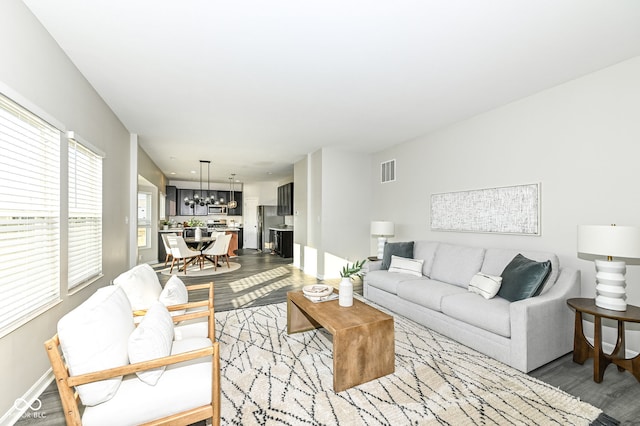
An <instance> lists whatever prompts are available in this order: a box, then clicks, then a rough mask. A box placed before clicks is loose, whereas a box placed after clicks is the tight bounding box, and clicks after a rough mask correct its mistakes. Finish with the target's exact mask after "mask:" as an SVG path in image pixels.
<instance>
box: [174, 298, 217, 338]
mask: <svg viewBox="0 0 640 426" xmlns="http://www.w3.org/2000/svg"><path fill="white" fill-rule="evenodd" d="M206 310H207V307H206V306H200V307H197V308H189V309H187V312H186V313H191V312H197V311H206ZM208 320H209V319H208V317H203V318H195V319H190V320H186V321H180V322H179V323H178V324H176V325H175V327H174V329H173V330H174V333H175V339H176V340H184V339H190V338H192V337H207V336H208V334H209V321H208Z"/></svg>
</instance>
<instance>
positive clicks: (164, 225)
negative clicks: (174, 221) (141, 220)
mask: <svg viewBox="0 0 640 426" xmlns="http://www.w3.org/2000/svg"><path fill="white" fill-rule="evenodd" d="M160 226H162V229H163V230H165V231H166V230H167V229H169V221H168V220H166V219H163V220H161V221H160Z"/></svg>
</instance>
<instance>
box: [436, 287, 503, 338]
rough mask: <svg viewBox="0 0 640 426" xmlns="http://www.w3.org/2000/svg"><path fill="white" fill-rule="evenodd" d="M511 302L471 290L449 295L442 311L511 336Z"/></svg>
mask: <svg viewBox="0 0 640 426" xmlns="http://www.w3.org/2000/svg"><path fill="white" fill-rule="evenodd" d="M509 305H510V302H509V301H508V300H505V299H503V298H501V297H494V298H493V299H485V298H484V297H482V296H480V295H477V294H475V293H471V292H464V293H460V294H455V295H451V296H447V297H445V298H444V299H443V300H442V313H443V314H445V315H447V316H449V317H451V318H455V319H457V320H460V321H462V322H465V323H467V324H471V325H474V326H476V327H479V328H482V329H483V330H487V331H489V332H491V333H495V334H498V335H500V336H504V337H511V319H510V307H509Z"/></svg>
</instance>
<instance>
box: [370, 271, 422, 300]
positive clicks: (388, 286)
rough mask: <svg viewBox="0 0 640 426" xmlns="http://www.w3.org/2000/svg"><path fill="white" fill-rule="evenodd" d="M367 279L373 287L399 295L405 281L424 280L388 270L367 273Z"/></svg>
mask: <svg viewBox="0 0 640 426" xmlns="http://www.w3.org/2000/svg"><path fill="white" fill-rule="evenodd" d="M365 279H366V280H367V284H368V285H370V286H371V287H375V288H378V289H380V290H384V291H386V292H387V293H391V294H398V284H399V283H401V282H403V281H414V280H422V279H423V278H422V277H416V276H415V275H409V274H403V273H392V272H389V271H387V270H378V271H371V272H367V275H366V276H365Z"/></svg>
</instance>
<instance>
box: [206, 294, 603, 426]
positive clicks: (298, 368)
mask: <svg viewBox="0 0 640 426" xmlns="http://www.w3.org/2000/svg"><path fill="white" fill-rule="evenodd" d="M378 309H380V310H382V311H385V312H387V313H389V314H390V315H393V316H394V321H395V339H396V348H395V349H396V361H395V362H396V364H395V366H396V370H395V373H394V374H391V375H388V376H385V377H382V378H380V379H377V380H373V381H371V382H368V383H364V384H362V385H359V386H356V387H354V388H351V389H348V390H346V391H343V392H339V393H336V392H334V391H333V375H332V370H333V361H332V356H331V352H332V351H331V348H332V339H331V335H330V334H328V333H327V332H326V331H325V330H323V329H319V330H314V331H308V332H304V333H297V334H292V335H287V305H286V303H278V304H274V305H266V306H260V307H253V308H245V309H236V310H233V311H227V312H220V313H216V314H215V317H216V334H217V337H218V340H219V342H220V359H221V388H222V400H221V408H222V410H221V411H222V424H234V425H271V424H273V425H275V424H281V425H394V426H395V425H440V424H444V425H479V424H480V425H492V424H495V425H503V424H510V425H547V424H557V425H589V424H591V423H592V422H593V421H594V420H596V419H597V418H598V416H599V415H600V413H601V410H600V409H598V408H596V407H594V406H592V405H590V404H587V403H585V402H581V401H580V400H579V399H578V398H576V397H574V396H571V395H569V394H567V393H566V392H564V391H562V390H559V389H557V388H554V387H553V386H550V385H548V384H545V383H544V382H541V381H539V380H538V379H536V378H533V377H531V376H528V375H526V374H523V373H521V372H520V371H517V370H515V369H513V368H511V367H509V366H507V365H505V364H503V363H501V362H499V361H496V360H493V359H492V358H489V357H487V356H485V355H483V354H480V353H479V352H476V351H475V350H473V349H470V348H468V347H466V346H463V345H461V344H459V343H457V342H455V341H453V340H451V339H449V338H447V337H444V336H442V335H440V334H438V333H436V332H434V331H432V330H429V329H427V328H425V327H423V326H421V325H419V324H416V323H414V322H412V321H411V320H408V319H406V318H404V317H401V316H398V315H394V314H393V313H391V312H388V311H386V310H385V309H382V308H378Z"/></svg>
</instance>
